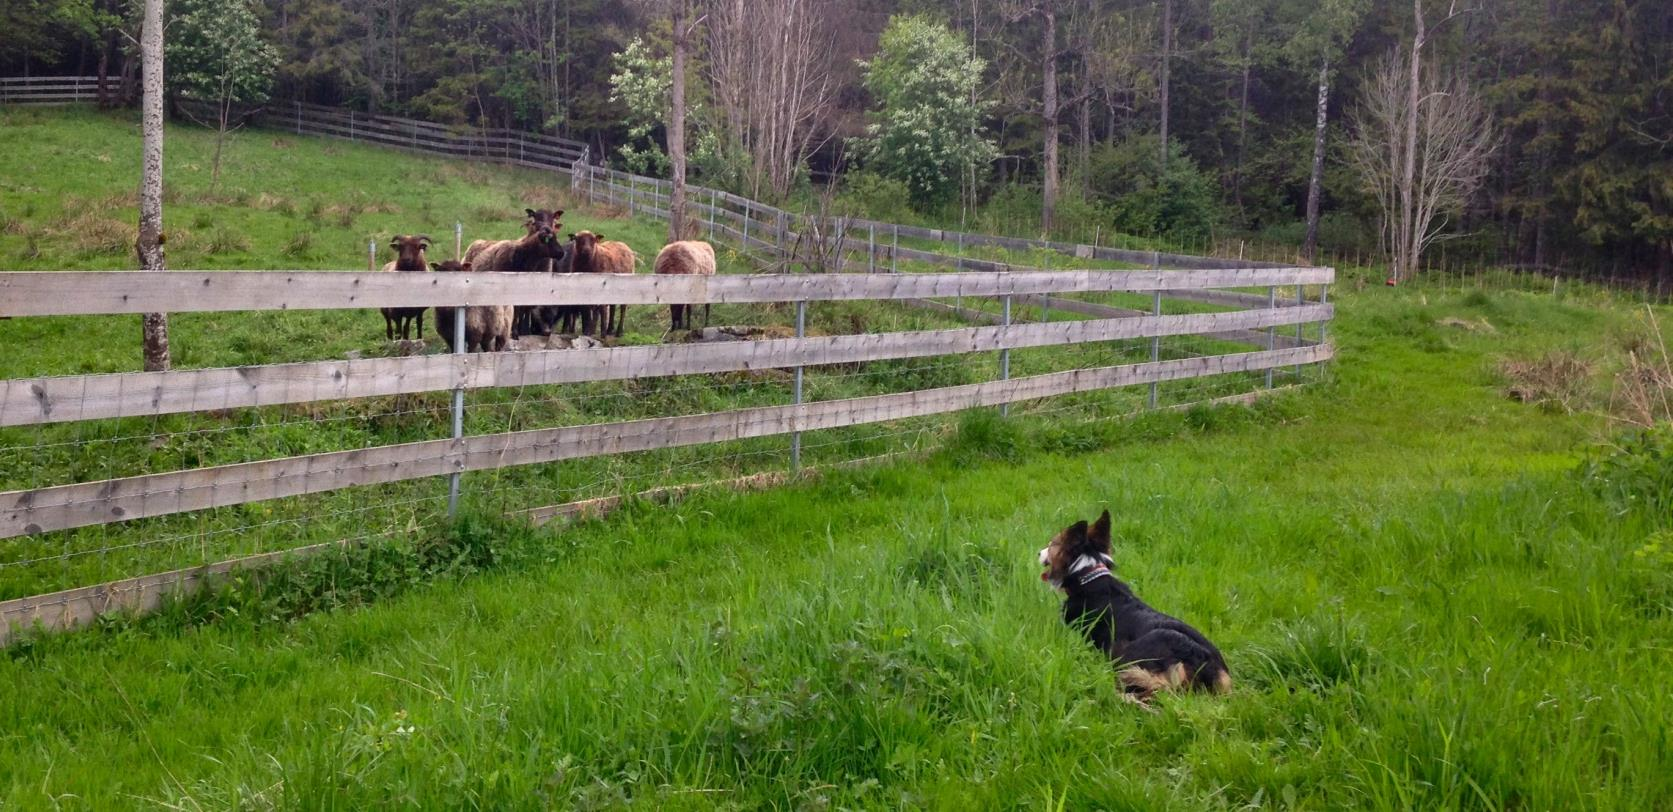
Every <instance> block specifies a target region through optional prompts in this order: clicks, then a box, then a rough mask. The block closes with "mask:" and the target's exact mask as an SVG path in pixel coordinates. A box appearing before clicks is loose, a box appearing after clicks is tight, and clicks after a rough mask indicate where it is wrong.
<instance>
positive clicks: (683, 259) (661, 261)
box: [655, 240, 715, 330]
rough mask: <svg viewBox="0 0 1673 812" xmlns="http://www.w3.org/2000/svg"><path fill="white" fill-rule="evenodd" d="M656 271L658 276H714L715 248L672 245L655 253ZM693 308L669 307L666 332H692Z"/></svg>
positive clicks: (692, 242) (684, 242)
mask: <svg viewBox="0 0 1673 812" xmlns="http://www.w3.org/2000/svg"><path fill="white" fill-rule="evenodd" d="M655 269H656V272H657V273H659V274H674V275H681V276H684V275H693V276H714V273H715V249H714V246H712V245H710V244H708V243H706V242H703V241H702V240H681V241H679V242H671V243H669V244H667V245H664V246H663V247H662V250H661V251H658V252H657V254H656V265H655ZM692 307H693V306H692V305H688V304H676V305H669V306H668V321H669V329H671V330H680V329H686V330H689V329H691V315H692ZM709 307H710V306H709V305H707V304H705V305H703V326H704V327H707V326H709Z"/></svg>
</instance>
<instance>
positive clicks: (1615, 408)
mask: <svg viewBox="0 0 1673 812" xmlns="http://www.w3.org/2000/svg"><path fill="white" fill-rule="evenodd" d="M1644 320H1645V325H1644V326H1645V328H1646V329H1645V330H1644V331H1642V332H1634V333H1632V334H1630V335H1628V336H1626V337H1625V338H1624V339H1623V341H1622V345H1623V346H1622V349H1624V350H1625V351H1626V356H1627V360H1626V364H1625V365H1623V366H1622V368H1621V370H1620V371H1619V372H1617V373H1615V381H1614V386H1613V387H1612V389H1611V392H1610V394H1609V411H1610V413H1611V414H1613V415H1614V416H1615V418H1616V419H1617V420H1621V421H1623V422H1626V423H1630V424H1632V425H1635V426H1642V427H1644V428H1649V427H1651V426H1654V425H1656V424H1657V423H1667V422H1673V357H1669V356H1668V353H1667V339H1666V338H1664V337H1663V335H1662V332H1661V325H1660V323H1659V322H1658V321H1657V320H1656V314H1655V311H1654V310H1651V309H1650V308H1649V306H1645V308H1644Z"/></svg>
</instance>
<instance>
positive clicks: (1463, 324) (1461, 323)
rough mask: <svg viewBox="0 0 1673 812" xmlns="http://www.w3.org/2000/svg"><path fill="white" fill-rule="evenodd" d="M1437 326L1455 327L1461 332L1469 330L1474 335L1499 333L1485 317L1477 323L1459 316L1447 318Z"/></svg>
mask: <svg viewBox="0 0 1673 812" xmlns="http://www.w3.org/2000/svg"><path fill="white" fill-rule="evenodd" d="M1435 326H1437V327H1454V328H1457V329H1459V330H1467V331H1469V332H1472V333H1487V334H1489V335H1492V334H1494V333H1497V332H1499V331H1498V330H1497V329H1495V328H1494V327H1493V325H1492V324H1491V323H1490V322H1488V321H1487V319H1486V318H1485V317H1483V318H1479V319H1476V320H1475V321H1470V320H1469V319H1461V318H1458V317H1457V316H1447V317H1446V318H1444V319H1441V320H1439V321H1437V322H1435Z"/></svg>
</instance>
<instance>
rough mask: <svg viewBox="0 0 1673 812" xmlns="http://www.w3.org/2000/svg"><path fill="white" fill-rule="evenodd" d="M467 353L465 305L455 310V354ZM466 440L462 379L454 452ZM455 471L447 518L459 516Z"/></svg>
mask: <svg viewBox="0 0 1673 812" xmlns="http://www.w3.org/2000/svg"><path fill="white" fill-rule="evenodd" d="M464 352H465V308H464V306H463V305H460V306H458V307H455V308H453V354H454V355H462V354H463V353H464ZM464 438H465V382H464V380H463V379H461V380H460V381H459V382H458V383H457V384H455V385H454V387H453V450H454V451H455V452H457V451H459V449H460V446H461V443H460V441H461V440H463V439H464ZM453 467H454V471H453V473H452V474H450V475H449V476H448V478H447V518H449V519H452V518H454V517H456V516H458V515H459V477H460V474H459V471H458V467H459V463H458V462H457V461H456V462H454V464H453Z"/></svg>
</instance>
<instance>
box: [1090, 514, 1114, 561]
mask: <svg viewBox="0 0 1673 812" xmlns="http://www.w3.org/2000/svg"><path fill="white" fill-rule="evenodd" d="M1086 540H1087V543H1089V544H1090V545H1091V546H1092V551H1093V552H1095V553H1103V554H1104V555H1109V552H1110V512H1109V511H1107V510H1106V511H1104V512H1103V515H1101V516H1099V517H1098V521H1096V522H1094V523H1093V524H1092V530H1091V532H1089V533H1088V534H1087V536H1086Z"/></svg>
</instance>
